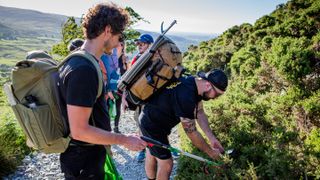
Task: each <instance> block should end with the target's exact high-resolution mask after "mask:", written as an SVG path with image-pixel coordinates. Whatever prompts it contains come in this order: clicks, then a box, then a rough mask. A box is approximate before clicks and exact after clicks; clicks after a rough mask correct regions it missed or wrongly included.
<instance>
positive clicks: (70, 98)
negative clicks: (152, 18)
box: [58, 3, 146, 179]
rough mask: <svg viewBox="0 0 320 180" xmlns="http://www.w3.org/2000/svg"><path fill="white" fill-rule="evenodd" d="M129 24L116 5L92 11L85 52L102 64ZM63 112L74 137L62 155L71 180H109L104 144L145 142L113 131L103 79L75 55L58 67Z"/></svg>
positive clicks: (87, 17)
mask: <svg viewBox="0 0 320 180" xmlns="http://www.w3.org/2000/svg"><path fill="white" fill-rule="evenodd" d="M127 24H128V15H127V13H126V12H125V10H124V9H122V8H119V7H117V6H116V5H115V4H106V3H101V4H97V5H96V6H94V7H92V8H90V9H89V11H88V12H87V14H86V15H85V16H84V19H83V23H82V26H83V32H84V37H85V42H84V44H83V45H82V47H81V49H82V50H84V51H86V52H87V53H89V54H91V55H92V56H93V57H94V58H95V59H96V60H97V62H99V61H101V60H100V57H101V55H102V53H103V52H104V50H106V49H112V48H115V47H116V46H117V45H118V43H119V40H121V38H122V36H123V31H124V29H125V28H126V25H127ZM59 72H60V73H59V79H58V85H59V92H60V94H61V99H62V102H63V104H62V105H63V108H62V112H63V113H64V115H65V117H66V119H68V122H69V126H70V136H71V138H72V140H71V142H70V145H69V147H68V148H67V150H66V151H65V152H64V153H62V154H61V155H60V163H61V170H62V172H63V173H64V174H65V178H66V179H104V161H105V157H106V149H105V145H111V144H119V145H123V146H124V147H126V148H128V149H129V150H134V151H139V150H141V149H144V148H145V147H146V143H145V142H144V141H142V140H141V139H140V138H139V137H136V136H127V135H123V134H116V133H111V132H110V130H111V128H110V120H109V116H108V112H107V108H106V106H107V105H106V101H105V98H104V93H105V87H103V90H102V92H103V93H102V95H101V96H100V97H98V98H97V99H96V96H97V92H98V84H99V78H98V75H97V72H96V69H95V67H94V65H93V64H91V63H90V62H88V61H87V60H84V59H83V58H82V57H78V56H76V57H73V58H71V59H70V60H69V61H68V62H67V63H65V65H63V66H62V67H61V68H60V69H59Z"/></svg>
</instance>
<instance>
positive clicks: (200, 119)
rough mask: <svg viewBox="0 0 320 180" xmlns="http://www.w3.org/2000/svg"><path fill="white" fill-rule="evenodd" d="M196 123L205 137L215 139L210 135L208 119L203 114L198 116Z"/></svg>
mask: <svg viewBox="0 0 320 180" xmlns="http://www.w3.org/2000/svg"><path fill="white" fill-rule="evenodd" d="M197 122H198V124H199V126H200V128H201V129H202V131H203V132H204V133H205V135H206V136H207V137H208V138H209V139H216V137H215V136H214V135H213V133H212V130H211V129H210V126H209V122H208V118H207V116H206V115H205V114H204V112H202V113H199V114H198V119H197Z"/></svg>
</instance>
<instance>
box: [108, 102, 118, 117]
mask: <svg viewBox="0 0 320 180" xmlns="http://www.w3.org/2000/svg"><path fill="white" fill-rule="evenodd" d="M108 103H109V117H110V120H111V121H114V120H115V119H116V116H117V106H116V100H115V99H113V100H112V99H108Z"/></svg>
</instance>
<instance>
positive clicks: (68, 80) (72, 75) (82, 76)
mask: <svg viewBox="0 0 320 180" xmlns="http://www.w3.org/2000/svg"><path fill="white" fill-rule="evenodd" d="M58 85H59V87H58V90H59V93H60V97H61V98H60V99H61V104H62V113H63V115H64V117H65V118H66V119H68V118H67V117H68V116H67V104H69V105H75V106H82V107H92V108H93V109H92V115H91V117H90V120H89V124H91V125H93V121H92V117H93V118H94V124H95V125H94V126H95V127H98V128H101V129H104V130H108V131H110V130H111V127H110V119H109V115H108V112H107V103H106V100H105V98H104V94H105V87H104V86H103V88H102V93H101V95H100V97H99V98H98V99H97V100H96V96H97V93H98V74H97V70H96V68H95V67H94V65H93V64H92V63H91V62H89V61H88V60H85V59H83V57H73V58H71V59H70V60H69V61H68V62H67V63H65V64H64V65H63V66H62V67H61V68H60V69H59V78H58ZM83 133H85V132H83ZM73 141H75V140H73Z"/></svg>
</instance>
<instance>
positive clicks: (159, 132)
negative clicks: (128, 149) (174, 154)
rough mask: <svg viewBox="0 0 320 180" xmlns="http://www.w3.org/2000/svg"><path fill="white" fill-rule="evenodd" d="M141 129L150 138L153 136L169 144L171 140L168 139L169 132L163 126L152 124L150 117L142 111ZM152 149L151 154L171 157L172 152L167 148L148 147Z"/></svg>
mask: <svg viewBox="0 0 320 180" xmlns="http://www.w3.org/2000/svg"><path fill="white" fill-rule="evenodd" d="M139 119H140V130H141V133H142V135H143V136H147V137H149V138H152V139H154V140H157V141H160V142H161V143H163V144H167V145H169V140H168V135H169V134H168V133H166V131H164V130H163V129H162V128H160V127H159V126H157V125H155V124H152V122H150V121H149V119H148V117H147V116H146V115H145V114H144V113H143V112H141V114H140V117H139ZM148 148H149V150H150V153H151V155H153V156H155V157H157V158H159V159H162V160H166V159H170V158H171V152H170V151H169V150H167V149H164V148H160V147H156V146H153V147H148Z"/></svg>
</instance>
